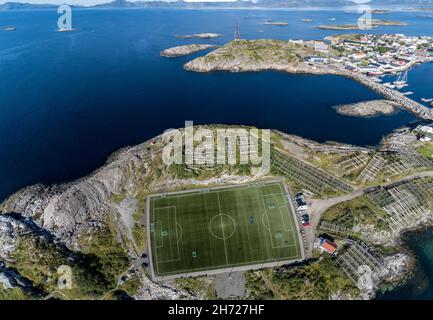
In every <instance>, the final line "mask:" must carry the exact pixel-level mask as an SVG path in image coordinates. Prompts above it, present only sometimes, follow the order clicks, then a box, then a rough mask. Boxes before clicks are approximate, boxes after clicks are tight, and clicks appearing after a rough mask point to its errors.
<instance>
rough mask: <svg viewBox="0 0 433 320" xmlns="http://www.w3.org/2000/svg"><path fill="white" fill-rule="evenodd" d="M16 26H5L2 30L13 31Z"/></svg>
mask: <svg viewBox="0 0 433 320" xmlns="http://www.w3.org/2000/svg"><path fill="white" fill-rule="evenodd" d="M16 29H17V28H16V27H14V26H6V27H3V30H4V31H14V30H16Z"/></svg>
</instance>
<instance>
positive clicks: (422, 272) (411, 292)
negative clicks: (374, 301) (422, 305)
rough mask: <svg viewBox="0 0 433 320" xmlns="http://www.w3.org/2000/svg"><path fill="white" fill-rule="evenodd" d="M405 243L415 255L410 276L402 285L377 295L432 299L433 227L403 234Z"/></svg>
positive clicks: (387, 298)
mask: <svg viewBox="0 0 433 320" xmlns="http://www.w3.org/2000/svg"><path fill="white" fill-rule="evenodd" d="M402 239H403V241H404V243H405V245H406V246H407V247H408V248H409V249H410V250H411V251H412V252H413V254H414V255H415V257H416V260H417V265H416V267H415V270H414V272H413V276H412V278H411V279H410V280H409V281H407V283H405V284H404V285H402V286H400V287H398V288H396V289H394V290H392V291H389V292H385V293H383V294H380V295H379V297H378V298H379V299H385V300H398V299H423V300H431V299H433V229H432V228H427V229H424V230H420V231H410V232H407V233H405V234H403V238H402Z"/></svg>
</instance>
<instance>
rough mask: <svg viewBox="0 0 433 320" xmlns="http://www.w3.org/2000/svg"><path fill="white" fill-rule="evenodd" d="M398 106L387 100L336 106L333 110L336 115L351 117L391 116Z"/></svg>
mask: <svg viewBox="0 0 433 320" xmlns="http://www.w3.org/2000/svg"><path fill="white" fill-rule="evenodd" d="M399 107H400V105H399V104H398V103H396V102H394V101H389V100H371V101H363V102H358V103H352V104H345V105H338V106H334V107H333V108H334V109H335V110H336V111H337V113H339V114H341V115H344V116H351V117H364V118H368V117H374V116H377V115H381V114H382V115H391V114H393V113H395V112H396V110H397V109H398V108H399Z"/></svg>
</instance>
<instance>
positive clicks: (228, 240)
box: [148, 181, 303, 279]
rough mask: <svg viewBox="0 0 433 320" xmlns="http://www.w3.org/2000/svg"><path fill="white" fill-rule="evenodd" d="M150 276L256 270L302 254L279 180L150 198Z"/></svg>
mask: <svg viewBox="0 0 433 320" xmlns="http://www.w3.org/2000/svg"><path fill="white" fill-rule="evenodd" d="M148 211H149V226H150V233H149V240H150V244H151V262H152V276H153V277H154V278H157V279H164V278H167V279H168V278H173V277H177V276H183V275H191V274H207V273H216V272H223V271H230V270H234V269H237V268H243V269H245V268H260V267H263V266H265V265H266V266H269V265H270V264H272V263H274V265H277V264H279V263H284V262H289V261H290V262H293V261H296V260H301V259H302V258H303V252H302V249H301V246H300V241H299V230H298V227H297V223H296V220H295V218H294V212H293V209H292V205H291V202H290V198H289V195H288V193H287V191H286V189H285V187H284V185H283V184H282V182H280V181H270V182H259V183H254V184H247V185H241V186H231V187H223V188H221V187H219V188H211V189H209V188H207V189H199V190H192V191H183V192H178V193H170V194H159V195H153V196H150V197H149V201H148Z"/></svg>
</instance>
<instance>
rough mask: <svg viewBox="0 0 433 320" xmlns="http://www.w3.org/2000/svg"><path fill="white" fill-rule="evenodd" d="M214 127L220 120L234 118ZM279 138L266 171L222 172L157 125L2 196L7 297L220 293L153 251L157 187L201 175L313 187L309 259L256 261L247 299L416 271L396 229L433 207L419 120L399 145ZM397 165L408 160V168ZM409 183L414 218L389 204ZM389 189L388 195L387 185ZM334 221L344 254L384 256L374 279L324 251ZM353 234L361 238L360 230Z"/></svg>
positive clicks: (0, 257) (204, 180)
mask: <svg viewBox="0 0 433 320" xmlns="http://www.w3.org/2000/svg"><path fill="white" fill-rule="evenodd" d="M202 128H203V127H202ZM204 128H206V129H208V130H218V129H220V128H227V126H219V125H212V126H206V127H204ZM196 129H199V127H197V128H196ZM402 139H403V140H405V141H406V143H405V149H404V150H399V149H396V148H397V147H396V146H398V144H397V143H396V142H397V141H401V140H402ZM271 141H272V142H271V144H272V149H273V153H272V155H271V166H272V168H271V171H270V172H269V173H268V174H266V175H265V176H263V175H258V176H256V175H254V174H252V173H251V171H250V169H251V166H250V165H247V166H246V167H245V166H237V165H221V166H218V167H216V168H215V170H212V171H209V170H208V169H206V166H200V165H187V164H180V165H175V164H172V165H166V164H165V163H164V162H163V161H162V159H161V157H162V153H163V148H164V142H163V141H162V138H161V136H157V137H155V138H153V139H151V140H149V141H147V142H145V143H143V144H140V145H138V146H134V147H128V148H125V149H122V150H120V151H118V152H116V153H115V154H114V155H113V156H111V157H110V159H109V161H108V162H107V164H106V165H105V166H103V167H102V168H100V169H98V170H96V171H95V172H93V173H92V174H90V175H88V176H87V177H83V178H81V179H78V180H76V181H72V182H69V183H65V184H59V185H52V186H44V185H34V186H30V187H27V188H24V189H23V190H20V191H18V192H16V193H15V194H13V195H11V196H10V197H9V198H8V199H6V200H5V201H4V202H3V203H2V204H1V205H0V231H1V232H0V279H2V280H1V281H0V296H2V297H6V298H8V297H9V298H11V297H13V298H17V299H41V298H45V299H49V298H54V299H119V298H120V297H129V298H134V299H215V298H218V297H219V296H218V294H219V293H218V289H215V288H217V287H218V285H217V283H218V281H220V279H221V276H213V275H208V276H200V277H195V278H185V279H176V280H167V281H163V282H155V281H152V280H151V279H150V276H149V272H148V270H147V264H146V263H147V262H146V261H147V260H146V257H147V255H145V254H146V252H148V251H147V250H148V243H147V236H146V235H147V233H148V232H150V230H151V228H152V226H149V225H147V223H146V221H147V220H146V215H147V211H146V210H145V208H146V201H147V199H148V198H147V196H148V195H149V194H152V193H155V192H171V191H176V190H185V189H189V188H197V187H200V186H201V187H207V186H215V185H225V184H240V183H249V182H255V181H260V179H262V178H264V177H268V178H270V177H274V178H275V177H279V178H280V179H283V181H284V183H286V184H287V185H288V186H289V188H290V190H291V192H293V193H296V192H304V194H305V195H306V200H307V202H308V204H309V207H310V209H309V210H310V212H311V215H312V217H313V218H312V221H311V226H310V227H309V228H305V230H304V237H305V250H306V254H307V260H306V261H305V263H304V264H299V265H284V266H280V267H278V268H262V269H260V270H255V271H246V272H245V273H244V275H243V276H242V277H243V279H245V280H244V281H243V282H242V283H243V286H245V287H246V290H243V291H242V292H243V293H242V297H243V298H248V299H264V298H265V297H266V298H270V297H271V298H274V299H359V298H362V299H370V298H372V297H374V295H375V292H376V290H378V288H379V287H381V286H390V285H393V284H394V283H396V281H397V282H398V281H401V279H403V278H404V277H406V276H407V275H408V274H409V273H410V270H411V267H412V266H413V258H412V257H411V256H410V255H408V254H407V253H406V251H405V250H403V249H402V248H400V247H399V245H398V243H397V242H396V240H397V239H398V237H399V235H400V232H401V230H403V229H407V228H413V227H416V226H418V225H420V224H423V222H424V221H428V219H429V217H431V214H432V211H431V210H432V207H431V203H430V202H429V201H424V200H425V198H426V197H431V195H432V193H431V192H432V190H431V188H429V187H428V186H430V185H431V184H432V183H433V179H432V176H433V174H432V173H431V172H429V171H428V170H431V168H432V163H431V162H430V161H429V160H428V159H426V158H424V157H423V156H422V155H421V154H419V153H417V152H416V151H415V147H418V146H419V143H420V142H419V141H417V139H416V136H415V135H414V134H413V133H412V132H411V131H410V130H406V131H401V132H399V133H398V134H396V135H395V136H391V137H388V139H387V144H382V145H381V146H380V148H378V149H373V148H365V147H358V146H352V145H346V144H336V143H333V144H327V143H324V144H322V143H317V142H314V141H311V140H308V139H304V138H301V137H297V136H293V135H288V134H284V133H282V132H278V131H272V132H271ZM389 151H392V153H391V152H389ZM408 157H409V158H408ZM379 160H380V161H379ZM397 161H398V162H399V165H398V166H396V165H395V163H396V162H397ZM293 163H295V164H296V166H293ZM378 163H380V166H378ZM370 167H374V168H375V170H370V169H369V168H370ZM397 167H398V168H399V170H403V171H399V173H398V174H397V173H396V171H395V170H396V169H395V168H397ZM392 168H394V169H393V170H391V169H392ZM306 172H307V173H308V174H305V173H306ZM401 177H403V178H401ZM383 181H386V182H383ZM371 185H375V186H377V188H371ZM382 186H386V188H384V187H382ZM394 189H396V190H394ZM399 190H400V192H405V193H407V192H415V191H416V192H419V193H416V195H417V197H413V198H410V199H414V200H413V201H415V199H416V201H417V202H416V203H415V202H411V205H412V206H414V210H412V209H411V210H412V211H410V212H409V213H410V214H413V215H414V216H413V217H412V218H411V219H408V218H404V217H403V218H401V216H400V214H402V213H401V212H393V211H389V210H390V209H389V208H388V207H387V205H388V203H391V204H392V203H393V201H394V202H395V201H399V200H395V199H394V200H393V199H392V197H391V195H392V194H394V193H397V191H399ZM379 191H380V192H381V193H380V195H381V196H380V197H379V196H377V195H376V193H378V192H379ZM388 194H389V195H388ZM384 196H387V197H388V198H389V199H388V198H387V199H386V200H387V202H386V203H385V202H383V203H382V202H381V199H383V197H384ZM418 199H419V200H418ZM390 208H391V207H390ZM393 208H394V209H393V210H399V208H400V207H399V206H395V207H393ZM411 208H412V207H411ZM386 212H387V214H385V213H386ZM379 213H380V214H379ZM382 213H383V214H382ZM405 214H408V213H407V212H406V211H405ZM333 228H334V229H333ZM333 230H334V231H335V230H337V231H338V233H336V234H334V233H333V232H334V231H333ZM324 232H326V233H328V234H331V235H333V237H335V239H336V240H335V241H336V243H338V246H339V247H341V248H342V249H341V251H339V252H338V256H337V257H342V258H347V261H354V262H356V259H354V260H349V258H350V254H351V252H354V250H357V249H359V248H364V249H365V248H368V251H367V253H365V255H364V256H362V257H361V258H362V259H373V261H374V262H375V263H378V264H379V265H380V267H381V268H383V270H382V271H381V273H380V274H379V273H378V276H377V278H375V279H374V281H375V282H374V286H373V287H368V288H359V287H357V279H358V276H359V275H356V274H352V275H350V276H349V275H348V274H347V272H349V271H348V270H351V269H350V266H346V265H345V264H338V263H337V262H336V259H331V258H330V256H329V255H328V254H327V253H325V252H323V251H320V249H319V248H318V246H317V243H316V242H317V241H316V239H317V235H318V234H321V233H324ZM349 234H350V235H351V236H352V237H354V238H355V239H357V240H356V241H354V240H352V239H353V238H352V239H348V235H349ZM369 253H374V255H372V254H369ZM377 257H380V259H379V258H377ZM63 264H66V265H71V267H72V272H73V276H74V279H75V280H74V282H73V287H72V289H59V288H57V286H56V281H51V280H52V276H53V275H55V274H57V268H58V266H59V265H63ZM355 270H356V268H355ZM374 272H375V271H374ZM264 279H266V281H264ZM328 279H329V280H328ZM1 283H3V285H2V284H1ZM272 288H279V289H278V290H272Z"/></svg>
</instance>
